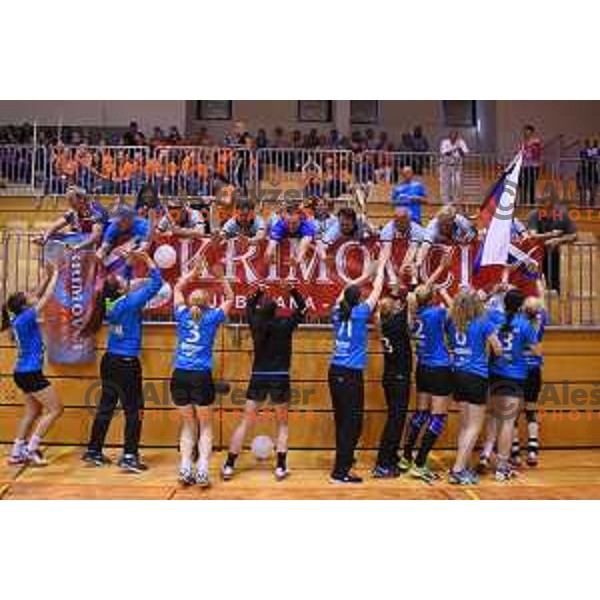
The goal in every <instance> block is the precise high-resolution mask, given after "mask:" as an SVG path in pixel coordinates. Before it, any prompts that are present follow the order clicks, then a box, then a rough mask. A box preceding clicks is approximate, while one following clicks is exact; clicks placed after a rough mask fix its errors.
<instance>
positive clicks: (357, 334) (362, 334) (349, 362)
mask: <svg viewBox="0 0 600 600" xmlns="http://www.w3.org/2000/svg"><path fill="white" fill-rule="evenodd" d="M370 316H371V307H370V306H369V305H368V304H367V303H366V302H362V303H361V304H358V305H357V306H355V307H354V308H353V309H352V311H351V313H350V318H349V319H348V320H347V321H342V319H341V317H340V309H339V306H336V307H335V309H334V310H333V319H332V321H333V331H334V335H335V346H334V349H333V357H332V358H331V364H332V365H335V366H337V367H346V368H347V369H356V370H363V369H364V368H365V367H366V366H367V343H368V341H369V332H368V322H369V317H370Z"/></svg>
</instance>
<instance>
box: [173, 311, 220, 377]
mask: <svg viewBox="0 0 600 600" xmlns="http://www.w3.org/2000/svg"><path fill="white" fill-rule="evenodd" d="M175 319H176V321H177V350H176V354H175V368H176V369H183V370H184V371H210V370H211V369H212V366H213V345H214V342H215V336H216V335H217V329H218V328H219V325H220V324H221V323H222V322H223V321H224V320H225V313H224V312H223V311H222V310H221V309H220V308H217V309H214V308H209V309H208V310H205V311H203V313H202V315H201V317H200V319H198V321H195V320H194V319H193V318H192V311H191V310H190V308H189V307H187V306H179V307H178V308H177V310H176V311H175Z"/></svg>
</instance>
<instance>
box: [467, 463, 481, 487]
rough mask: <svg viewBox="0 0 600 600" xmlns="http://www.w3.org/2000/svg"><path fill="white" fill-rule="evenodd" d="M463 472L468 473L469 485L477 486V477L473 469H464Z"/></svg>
mask: <svg viewBox="0 0 600 600" xmlns="http://www.w3.org/2000/svg"><path fill="white" fill-rule="evenodd" d="M465 471H466V472H467V473H468V475H469V477H470V478H471V483H472V484H473V485H479V475H477V471H475V469H471V468H470V467H467V468H466V469H465Z"/></svg>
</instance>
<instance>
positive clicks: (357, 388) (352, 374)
mask: <svg viewBox="0 0 600 600" xmlns="http://www.w3.org/2000/svg"><path fill="white" fill-rule="evenodd" d="M329 391H330V393H331V401H332V403H333V410H334V418H335V465H334V467H333V474H334V475H346V474H347V473H348V471H350V469H351V468H352V462H353V460H354V450H355V448H356V446H357V444H358V440H359V439H360V434H361V433H362V424H363V412H364V405H365V386H364V381H363V372H362V371H359V370H357V369H346V368H345V367H336V366H335V365H331V367H329Z"/></svg>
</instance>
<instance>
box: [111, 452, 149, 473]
mask: <svg viewBox="0 0 600 600" xmlns="http://www.w3.org/2000/svg"><path fill="white" fill-rule="evenodd" d="M117 465H118V466H119V467H120V468H121V469H123V470H124V471H128V472H129V473H143V472H144V471H147V470H148V467H147V466H146V465H145V464H144V463H143V462H142V461H141V460H140V457H139V456H137V455H135V454H123V456H121V458H120V459H119V462H118V463H117Z"/></svg>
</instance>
